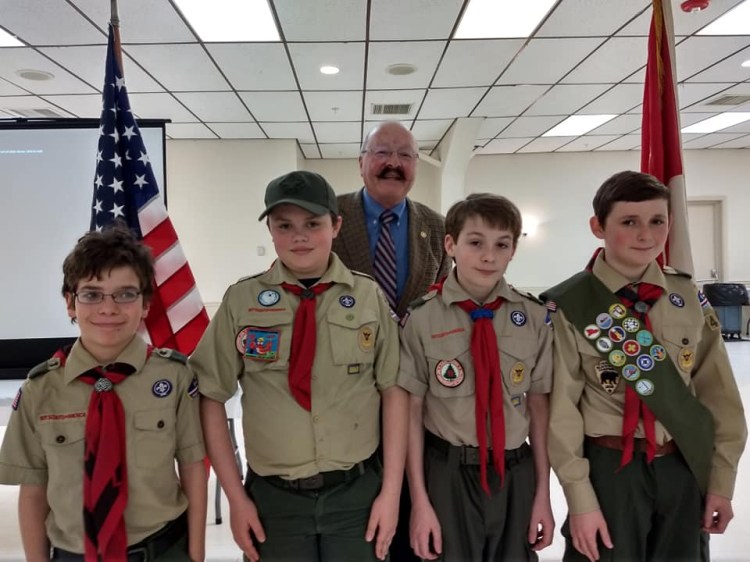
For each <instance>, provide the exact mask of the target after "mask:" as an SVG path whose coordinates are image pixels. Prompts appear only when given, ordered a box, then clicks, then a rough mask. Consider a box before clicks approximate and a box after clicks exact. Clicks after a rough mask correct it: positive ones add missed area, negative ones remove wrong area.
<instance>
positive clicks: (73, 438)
mask: <svg viewBox="0 0 750 562" xmlns="http://www.w3.org/2000/svg"><path fill="white" fill-rule="evenodd" d="M85 436H86V422H85V418H82V419H81V420H80V421H79V420H76V421H68V422H53V423H44V424H42V425H40V426H39V439H40V441H41V443H42V448H43V449H44V452H45V455H46V456H47V466H48V469H49V472H50V479H52V478H53V475H54V473H55V472H57V471H66V472H67V471H70V470H75V469H74V467H76V466H81V467H82V466H83V456H84V453H85V450H84V438H85Z"/></svg>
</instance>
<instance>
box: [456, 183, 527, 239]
mask: <svg viewBox="0 0 750 562" xmlns="http://www.w3.org/2000/svg"><path fill="white" fill-rule="evenodd" d="M471 217H479V218H481V219H482V221H484V223H485V224H487V225H488V226H491V227H492V228H497V229H501V230H508V231H509V232H510V233H511V234H512V235H513V247H514V248H515V247H516V244H517V243H518V239H519V238H520V237H521V212H520V211H519V210H518V207H516V206H515V205H514V204H513V203H512V202H511V201H510V200H509V199H507V198H505V197H503V196H502V195H492V194H490V193H472V194H471V195H468V196H467V197H466V199H464V200H462V201H459V202H457V203H454V204H453V206H452V207H451V208H450V209H448V214H447V215H446V216H445V233H446V234H450V236H451V238H453V241H454V242H458V235H459V234H460V233H461V230H463V228H464V225H465V224H466V221H467V220H469V218H471Z"/></svg>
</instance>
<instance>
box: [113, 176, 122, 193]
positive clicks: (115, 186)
mask: <svg viewBox="0 0 750 562" xmlns="http://www.w3.org/2000/svg"><path fill="white" fill-rule="evenodd" d="M109 187H111V188H112V191H114V192H115V193H117V192H118V191H122V192H124V191H125V190H124V189H123V188H122V182H121V181H120V180H118V179H117V178H115V179H114V180H112V183H111V184H109Z"/></svg>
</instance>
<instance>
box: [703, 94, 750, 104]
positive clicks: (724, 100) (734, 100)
mask: <svg viewBox="0 0 750 562" xmlns="http://www.w3.org/2000/svg"><path fill="white" fill-rule="evenodd" d="M749 101H750V96H749V95H741V96H729V95H726V96H721V97H718V98H716V99H715V100H711V101H709V102H706V104H705V105H742V104H743V103H747V102H749Z"/></svg>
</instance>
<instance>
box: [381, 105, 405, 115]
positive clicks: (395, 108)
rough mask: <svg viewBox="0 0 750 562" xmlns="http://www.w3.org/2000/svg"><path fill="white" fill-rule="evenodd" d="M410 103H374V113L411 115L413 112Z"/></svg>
mask: <svg viewBox="0 0 750 562" xmlns="http://www.w3.org/2000/svg"><path fill="white" fill-rule="evenodd" d="M411 106H412V104H410V103H373V104H372V114H373V115H409V113H410V112H411Z"/></svg>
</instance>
